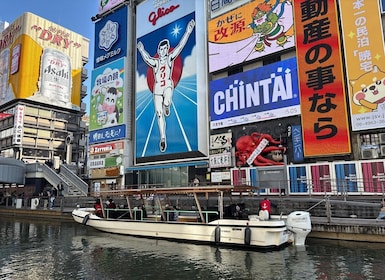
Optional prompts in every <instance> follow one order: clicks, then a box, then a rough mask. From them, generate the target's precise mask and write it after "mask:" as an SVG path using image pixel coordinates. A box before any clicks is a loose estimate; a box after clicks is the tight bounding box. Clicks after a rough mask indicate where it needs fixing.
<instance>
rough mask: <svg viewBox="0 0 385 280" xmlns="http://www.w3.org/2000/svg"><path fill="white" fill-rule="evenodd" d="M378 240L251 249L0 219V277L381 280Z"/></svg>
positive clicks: (384, 249) (382, 254) (383, 266)
mask: <svg viewBox="0 0 385 280" xmlns="http://www.w3.org/2000/svg"><path fill="white" fill-rule="evenodd" d="M384 275H385V244H375V243H358V242H337V241H325V240H319V239H308V241H307V245H306V246H305V247H301V248H295V247H287V248H285V249H283V250H280V251H271V252H254V251H242V250H235V249H223V248H215V247H211V246H203V245H193V244H184V243H175V242H168V241H156V240H149V239H143V238H134V237H127V236H120V235H111V234H106V233H102V232H98V231H96V230H94V229H91V228H89V227H86V226H83V225H80V224H75V223H73V222H63V221H42V220H31V219H29V220H24V219H18V218H5V217H0V279H15V280H18V279H23V280H26V279H31V280H35V279H39V280H40V279H43V280H46V279H63V280H64V279H65V280H68V279H87V280H88V279H96V280H99V279H114V280H115V279H138V280H144V279H154V280H155V279H160V280H162V279H168V280H175V279H183V280H190V279H215V280H217V279H236V280H239V279H264V280H268V279H290V280H294V279H306V280H309V279H333V280H334V279H384Z"/></svg>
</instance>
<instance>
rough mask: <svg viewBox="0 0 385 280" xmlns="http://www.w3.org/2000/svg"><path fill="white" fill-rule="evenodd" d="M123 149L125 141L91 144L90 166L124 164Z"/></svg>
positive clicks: (102, 166) (99, 166)
mask: <svg viewBox="0 0 385 280" xmlns="http://www.w3.org/2000/svg"><path fill="white" fill-rule="evenodd" d="M123 149H124V142H123V141H118V142H109V143H104V144H99V145H91V146H90V159H89V167H90V168H91V169H93V168H105V167H113V166H119V165H122V164H123ZM100 155H103V156H100Z"/></svg>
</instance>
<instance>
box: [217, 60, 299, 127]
mask: <svg viewBox="0 0 385 280" xmlns="http://www.w3.org/2000/svg"><path fill="white" fill-rule="evenodd" d="M299 104H300V101H299V91H298V76H297V61H296V59H295V58H291V59H287V60H284V61H280V62H276V63H272V64H269V65H266V66H263V67H260V68H257V69H253V70H250V71H247V72H242V73H238V74H235V75H232V76H228V77H225V78H222V79H218V80H215V81H211V82H210V116H211V122H210V125H211V129H216V128H222V127H228V126H235V125H241V124H247V123H253V122H261V121H266V120H271V119H277V118H282V117H288V116H293V115H299V114H300V107H299Z"/></svg>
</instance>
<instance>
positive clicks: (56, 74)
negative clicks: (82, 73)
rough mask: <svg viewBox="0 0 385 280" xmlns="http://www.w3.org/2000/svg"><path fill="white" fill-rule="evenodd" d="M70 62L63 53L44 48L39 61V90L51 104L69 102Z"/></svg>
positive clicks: (70, 85)
mask: <svg viewBox="0 0 385 280" xmlns="http://www.w3.org/2000/svg"><path fill="white" fill-rule="evenodd" d="M71 88H72V76H71V60H70V58H69V57H68V56H67V55H66V54H65V53H63V52H61V51H59V50H56V49H50V48H46V49H44V51H43V54H42V56H41V60H40V80H39V89H40V94H41V95H42V96H43V97H46V98H48V99H49V100H51V101H52V102H63V103H66V104H67V103H70V102H71Z"/></svg>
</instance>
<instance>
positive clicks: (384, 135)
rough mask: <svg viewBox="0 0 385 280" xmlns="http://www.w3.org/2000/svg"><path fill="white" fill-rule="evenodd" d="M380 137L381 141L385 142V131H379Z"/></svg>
mask: <svg viewBox="0 0 385 280" xmlns="http://www.w3.org/2000/svg"><path fill="white" fill-rule="evenodd" d="M378 137H379V138H380V143H381V144H385V133H379V134H378Z"/></svg>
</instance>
